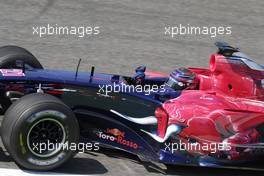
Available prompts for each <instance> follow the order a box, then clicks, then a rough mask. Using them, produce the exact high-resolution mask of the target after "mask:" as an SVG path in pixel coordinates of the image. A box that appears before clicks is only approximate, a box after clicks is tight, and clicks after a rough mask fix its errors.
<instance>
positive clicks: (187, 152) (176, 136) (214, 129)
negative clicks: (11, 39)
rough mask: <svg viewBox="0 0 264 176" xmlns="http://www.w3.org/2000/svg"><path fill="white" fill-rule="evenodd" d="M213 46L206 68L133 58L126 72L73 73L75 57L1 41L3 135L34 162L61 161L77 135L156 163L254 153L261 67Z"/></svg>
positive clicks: (215, 161)
mask: <svg viewBox="0 0 264 176" xmlns="http://www.w3.org/2000/svg"><path fill="white" fill-rule="evenodd" d="M216 46H217V47H218V52H217V53H216V54H212V55H211V58H210V64H209V68H178V69H176V70H174V71H172V72H171V73H170V74H165V73H160V72H151V71H147V70H146V67H145V66H140V67H138V68H137V69H136V73H135V75H133V76H122V75H116V74H102V73H96V72H95V71H94V70H95V69H94V67H92V69H91V72H79V71H78V67H79V64H80V62H79V64H78V66H77V69H76V71H75V72H70V71H57V70H47V69H43V67H42V66H41V64H40V63H39V61H38V60H37V59H36V58H35V57H34V56H33V55H32V54H31V53H30V52H28V51H27V50H25V49H23V48H20V47H17V46H5V47H1V48H0V72H1V73H0V96H1V97H0V104H1V108H2V111H3V113H4V118H3V121H2V124H1V136H2V141H3V144H4V146H5V148H6V150H7V151H8V152H9V153H10V155H11V156H12V158H13V159H14V160H15V162H16V163H17V164H18V165H20V166H22V167H24V168H27V169H34V170H50V169H54V168H56V167H58V166H60V165H62V164H63V163H65V162H66V161H67V160H69V159H70V158H71V157H72V156H73V155H74V154H75V153H76V152H77V151H78V145H77V146H76V145H75V146H74V144H78V143H80V141H84V142H85V143H89V144H91V145H90V146H89V148H92V149H94V150H98V149H99V147H110V148H114V149H120V150H123V151H127V152H129V153H132V154H135V155H137V156H138V157H139V158H140V159H142V160H143V161H150V162H160V163H164V164H183V165H195V166H208V167H221V166H236V167H240V166H243V164H247V165H248V164H251V163H256V162H257V163H258V162H259V163H260V162H261V161H262V162H263V158H262V157H263V155H264V148H263V147H264V143H263V142H264V66H262V65H259V64H257V63H255V62H254V61H253V60H251V59H250V58H249V57H248V56H246V55H245V54H243V53H242V52H240V51H239V49H237V48H234V47H232V46H230V45H228V44H227V43H224V42H217V43H216ZM51 146H52V147H51ZM65 146H66V147H65Z"/></svg>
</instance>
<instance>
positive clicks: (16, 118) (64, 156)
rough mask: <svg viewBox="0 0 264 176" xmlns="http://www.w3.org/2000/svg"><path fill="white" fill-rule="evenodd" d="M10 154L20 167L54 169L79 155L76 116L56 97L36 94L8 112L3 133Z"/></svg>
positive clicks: (17, 102) (24, 98) (13, 106)
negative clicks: (76, 148)
mask: <svg viewBox="0 0 264 176" xmlns="http://www.w3.org/2000/svg"><path fill="white" fill-rule="evenodd" d="M1 135H2V140H3V143H4V146H5V147H6V149H7V151H8V152H9V153H10V155H11V156H12V157H13V159H14V160H15V161H16V163H17V164H19V165H20V166H22V167H24V168H27V169H33V170H51V169H54V168H56V167H58V166H60V165H61V164H63V163H64V162H66V161H67V160H68V159H69V158H71V157H72V156H73V154H75V151H73V150H72V148H71V144H74V145H77V143H78V140H79V125H78V122H77V119H76V117H75V115H74V113H73V112H72V111H71V109H70V108H69V107H67V106H66V105H65V104H64V103H63V102H61V101H60V100H59V99H57V98H56V97H53V96H51V95H48V94H42V93H35V94H30V95H26V96H24V97H22V98H21V99H19V100H18V101H16V102H15V103H13V104H12V105H11V106H10V107H9V109H8V110H7V111H6V113H5V116H4V120H3V122H2V129H1Z"/></svg>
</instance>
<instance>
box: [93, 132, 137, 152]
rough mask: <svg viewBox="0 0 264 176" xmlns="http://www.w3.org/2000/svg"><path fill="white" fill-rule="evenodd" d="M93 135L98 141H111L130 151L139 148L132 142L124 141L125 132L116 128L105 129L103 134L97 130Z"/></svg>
mask: <svg viewBox="0 0 264 176" xmlns="http://www.w3.org/2000/svg"><path fill="white" fill-rule="evenodd" d="M95 133H96V136H97V137H98V138H100V139H104V140H108V141H112V142H115V143H117V144H121V145H124V146H127V147H129V148H132V149H138V147H139V146H138V144H137V143H135V142H133V141H132V140H129V139H126V138H125V132H123V131H120V130H119V129H117V128H112V129H106V130H105V131H104V132H103V131H100V130H97V131H96V132H95Z"/></svg>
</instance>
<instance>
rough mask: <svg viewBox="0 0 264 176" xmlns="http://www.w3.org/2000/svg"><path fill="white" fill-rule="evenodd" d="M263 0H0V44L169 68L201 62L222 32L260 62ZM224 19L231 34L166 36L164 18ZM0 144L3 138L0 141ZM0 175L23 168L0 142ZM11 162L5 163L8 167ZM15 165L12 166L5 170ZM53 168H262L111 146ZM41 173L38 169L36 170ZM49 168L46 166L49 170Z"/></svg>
mask: <svg viewBox="0 0 264 176" xmlns="http://www.w3.org/2000/svg"><path fill="white" fill-rule="evenodd" d="M263 9H264V1H262V0H232V1H230V0H163V1H162V0H144V1H143V0H72V1H70V0H42V1H37V0H8V1H7V0H0V45H19V46H22V47H25V48H27V49H28V50H29V51H31V52H32V53H33V54H34V55H35V56H36V57H37V58H38V59H39V60H40V62H41V63H42V64H43V65H44V67H45V68H49V69H63V70H74V69H75V68H76V65H77V62H78V59H79V58H82V63H81V67H80V70H81V71H88V70H89V69H90V68H91V66H92V65H94V66H96V69H95V71H97V72H111V73H119V74H125V75H131V74H133V71H134V68H135V67H136V66H139V65H146V66H147V68H148V69H151V70H159V71H163V72H168V73H169V72H170V71H172V70H173V69H175V68H177V67H179V66H194V67H206V66H207V65H208V59H209V54H211V53H212V52H214V51H215V48H214V46H213V43H214V42H215V41H216V40H224V41H227V42H229V43H231V44H233V45H235V46H239V48H241V49H242V50H243V51H244V52H246V53H247V54H248V55H250V56H251V57H253V58H255V60H256V61H257V62H259V63H261V64H264V58H263V49H264V48H263V46H264V30H263V29H264V20H263V19H264V11H263ZM47 24H53V25H55V24H58V25H61V26H99V27H100V34H98V35H94V36H86V37H83V38H80V37H77V36H66V35H60V36H58V35H53V36H44V37H41V38H40V37H39V36H37V35H33V29H32V28H33V26H46V25H47ZM179 24H183V25H187V24H190V25H192V26H221V25H224V26H231V27H232V34H231V35H219V36H217V37H215V38H212V37H210V36H209V35H187V36H177V37H174V38H171V37H169V36H167V35H165V34H164V32H165V30H164V28H165V26H175V25H179ZM1 146H2V145H1ZM0 151H1V152H0V175H8V174H9V175H12V174H14V175H15V174H16V175H17V174H24V175H27V174H28V175H34V174H38V173H31V172H24V171H21V170H19V168H18V167H17V165H16V164H15V163H14V162H13V161H12V159H11V158H10V157H9V156H8V155H7V154H6V152H5V149H4V148H3V147H1V150H0ZM10 169H11V170H10ZM12 169H15V170H12ZM55 172H56V173H57V174H60V173H62V175H64V174H68V175H69V174H84V175H89V174H92V175H93V174H99V175H163V174H169V175H183V176H191V175H208V176H209V175H214V176H217V175H221V176H223V175H241V176H243V175H263V172H255V171H239V170H230V169H208V168H193V167H182V166H174V167H169V169H167V170H166V167H165V166H163V165H159V166H158V167H157V166H154V165H150V164H148V163H142V162H140V161H139V160H138V159H137V157H134V156H131V155H129V154H125V153H123V152H117V151H113V150H103V151H102V152H101V153H85V154H79V155H77V156H76V157H75V158H74V159H72V160H71V161H69V162H68V163H67V164H65V165H64V166H63V167H61V168H59V169H57V170H55ZM41 174H45V173H41ZM48 174H50V173H48Z"/></svg>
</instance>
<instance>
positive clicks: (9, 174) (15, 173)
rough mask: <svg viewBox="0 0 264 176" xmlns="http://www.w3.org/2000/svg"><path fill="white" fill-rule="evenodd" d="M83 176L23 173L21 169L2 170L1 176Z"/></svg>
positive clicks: (0, 169) (77, 175)
mask: <svg viewBox="0 0 264 176" xmlns="http://www.w3.org/2000/svg"><path fill="white" fill-rule="evenodd" d="M20 175H22V176H81V175H82V176H83V174H67V173H56V172H36V171H23V170H20V169H4V168H0V176H20Z"/></svg>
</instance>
